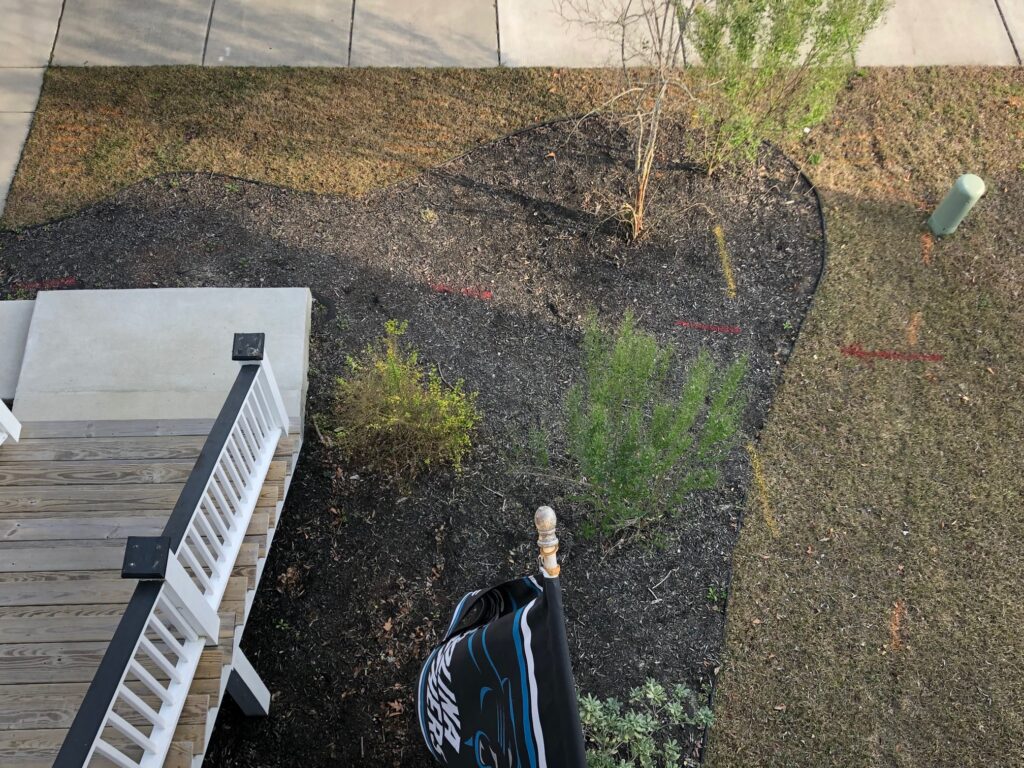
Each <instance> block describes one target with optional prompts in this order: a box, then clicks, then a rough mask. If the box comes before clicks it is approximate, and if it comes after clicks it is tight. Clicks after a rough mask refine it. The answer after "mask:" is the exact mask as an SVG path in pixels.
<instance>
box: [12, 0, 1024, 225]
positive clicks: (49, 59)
mask: <svg viewBox="0 0 1024 768" xmlns="http://www.w3.org/2000/svg"><path fill="white" fill-rule="evenodd" d="M555 7H556V0H63V2H62V0H0V20H2V25H0V213H2V211H3V201H4V200H5V199H6V196H7V190H8V188H9V186H10V183H11V180H12V179H13V177H14V172H15V170H16V167H17V163H18V159H19V157H20V155H21V149H22V146H23V144H24V141H25V137H26V136H27V134H28V131H29V127H30V125H31V121H32V114H33V112H34V110H35V104H36V101H37V99H38V95H39V88H40V84H41V82H42V77H43V72H44V69H45V67H46V66H47V65H48V64H53V65H58V66H99V65H115V66H133V65H158V64H194V65H199V66H255V67H264V66H324V67H344V66H353V67H360V66H400V67H435V66H446V67H494V66H499V65H501V66H511V67H520V66H558V67H602V66H615V65H616V64H617V56H618V48H619V47H618V44H617V43H616V42H615V41H613V40H608V39H602V38H601V37H600V36H598V35H595V34H594V32H593V31H592V30H590V29H586V28H583V27H580V26H579V25H572V24H567V23H566V21H565V20H564V19H563V18H562V17H561V16H560V15H559V14H558V13H557V12H556V10H555ZM1022 46H1024V0H894V2H893V7H892V8H891V10H890V11H889V14H888V16H887V17H886V19H885V22H884V24H883V25H882V26H881V27H879V28H878V29H876V30H874V31H873V32H872V33H871V34H870V35H869V37H868V39H867V40H866V41H865V43H864V45H863V46H862V48H861V50H860V52H859V54H858V57H857V62H858V64H860V65H863V66H926V65H984V66H1014V65H1019V64H1020V63H1021V59H1020V55H1021V49H1022Z"/></svg>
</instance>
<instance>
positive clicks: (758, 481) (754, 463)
mask: <svg viewBox="0 0 1024 768" xmlns="http://www.w3.org/2000/svg"><path fill="white" fill-rule="evenodd" d="M747 453H749V454H750V467H751V469H753V471H754V485H755V486H756V488H757V500H758V502H759V503H760V504H761V514H763V515H764V524H765V525H767V526H768V530H769V532H770V533H771V534H772V536H773V537H774V538H776V539H777V538H778V537H779V524H778V523H777V522H776V521H775V512H774V511H773V510H772V504H771V501H770V500H769V499H768V483H767V482H765V479H764V465H763V464H761V456H760V454H758V452H757V449H756V448H755V447H754V444H753V443H747Z"/></svg>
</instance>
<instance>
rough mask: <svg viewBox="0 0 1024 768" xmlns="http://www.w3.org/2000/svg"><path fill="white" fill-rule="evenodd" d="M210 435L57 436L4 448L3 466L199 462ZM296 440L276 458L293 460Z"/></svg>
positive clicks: (279, 450) (280, 449)
mask: <svg viewBox="0 0 1024 768" xmlns="http://www.w3.org/2000/svg"><path fill="white" fill-rule="evenodd" d="M205 442H206V435H173V436H168V437H93V438H81V437H55V438H36V439H25V438H24V437H23V438H22V439H21V440H20V441H19V442H17V443H8V444H5V445H4V449H3V451H0V465H4V464H9V463H12V462H19V461H116V460H118V459H126V460H136V459H146V460H153V459H191V460H192V461H195V460H196V458H197V457H198V456H199V452H200V451H201V450H202V448H203V443H205ZM295 447H296V440H295V438H293V437H285V438H283V439H282V440H281V441H280V442H279V443H278V446H277V451H276V452H275V455H276V456H281V457H291V455H292V454H293V453H294V451H295Z"/></svg>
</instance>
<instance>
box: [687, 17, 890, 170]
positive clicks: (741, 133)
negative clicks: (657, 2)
mask: <svg viewBox="0 0 1024 768" xmlns="http://www.w3.org/2000/svg"><path fill="white" fill-rule="evenodd" d="M669 2H672V3H674V4H675V6H676V9H677V14H678V16H679V19H680V23H681V24H682V25H683V27H684V29H686V31H687V35H686V36H687V39H688V42H689V44H690V45H691V46H692V48H693V49H694V50H695V51H696V53H697V55H698V56H699V57H700V62H701V63H700V66H699V67H695V68H694V69H693V70H692V71H693V72H694V73H695V74H696V75H697V77H698V84H697V86H696V87H695V90H694V92H695V93H696V114H697V117H698V119H699V122H700V124H701V127H703V128H704V130H705V132H706V139H705V140H704V141H703V144H702V146H700V147H699V148H697V154H698V155H700V156H701V158H702V161H703V163H704V164H705V165H706V167H707V169H708V171H709V172H714V171H715V170H717V169H718V168H720V167H722V166H723V165H729V164H730V163H735V162H736V161H738V160H742V159H744V158H747V159H751V158H753V157H754V156H755V155H756V153H757V149H758V147H759V146H760V145H761V142H762V141H764V140H770V141H778V140H781V139H784V138H787V137H791V136H792V135H793V134H794V133H796V132H798V131H800V130H801V129H803V128H809V127H811V126H813V125H816V124H818V123H820V122H821V121H822V120H824V119H825V118H826V117H827V116H828V114H829V112H831V111H832V107H833V106H834V104H835V100H836V96H837V95H838V93H839V91H840V90H841V89H842V87H843V85H844V84H845V83H846V82H847V79H848V78H849V75H850V73H851V72H852V71H853V68H854V58H853V56H854V53H855V52H856V50H857V48H858V47H859V46H860V44H861V42H862V41H863V39H864V37H865V35H867V33H868V32H869V31H870V30H871V28H872V27H873V26H875V25H876V24H877V23H878V21H879V19H880V18H881V17H882V14H883V13H884V12H885V8H886V5H887V3H888V0H719V1H718V2H716V3H698V4H696V5H694V6H688V5H685V4H684V3H683V2H681V0H669Z"/></svg>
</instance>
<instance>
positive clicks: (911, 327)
mask: <svg viewBox="0 0 1024 768" xmlns="http://www.w3.org/2000/svg"><path fill="white" fill-rule="evenodd" d="M923 320H924V316H923V315H922V314H921V313H920V312H915V313H914V314H913V315H912V316H911V317H910V322H909V323H907V344H909V345H910V346H912V347H916V346H917V339H918V336H919V335H920V333H921V322H922V321H923Z"/></svg>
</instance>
